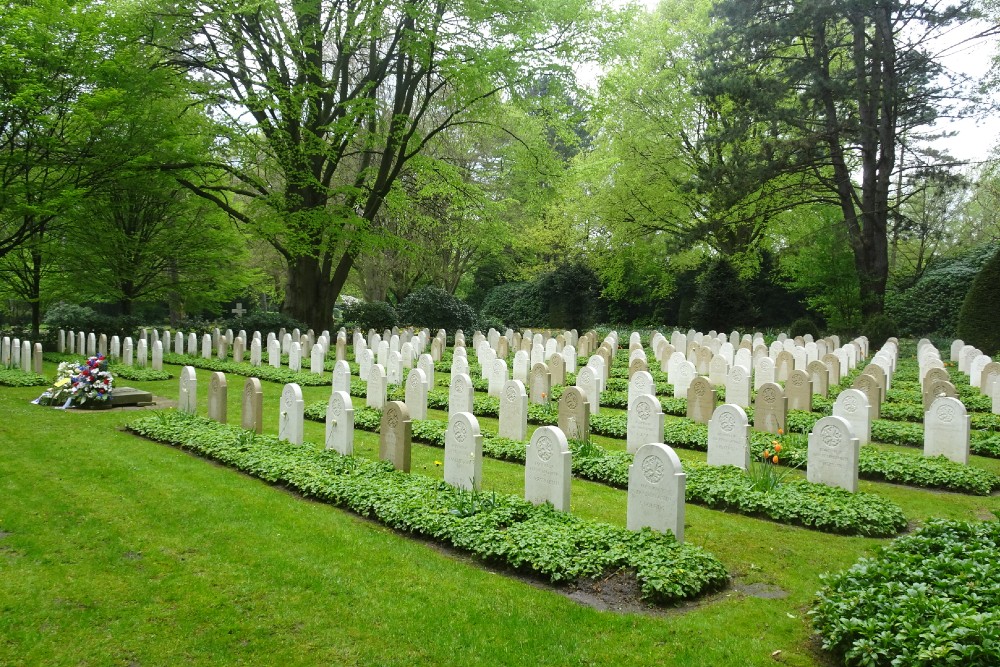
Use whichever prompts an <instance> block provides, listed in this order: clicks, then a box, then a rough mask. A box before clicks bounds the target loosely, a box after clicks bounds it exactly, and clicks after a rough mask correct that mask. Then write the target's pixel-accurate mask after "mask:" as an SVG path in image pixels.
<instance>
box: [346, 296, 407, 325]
mask: <svg viewBox="0 0 1000 667" xmlns="http://www.w3.org/2000/svg"><path fill="white" fill-rule="evenodd" d="M344 324H345V325H347V326H348V327H352V326H356V327H359V328H361V329H363V330H366V331H367V330H368V329H375V330H376V331H382V330H384V329H391V328H392V327H394V326H396V325H397V324H399V316H398V315H397V314H396V309H395V308H393V307H392V305H391V304H388V303H386V302H385V301H361V302H358V303H355V304H351V305H349V306H347V307H346V308H344Z"/></svg>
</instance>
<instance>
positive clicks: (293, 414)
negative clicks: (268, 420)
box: [278, 382, 305, 445]
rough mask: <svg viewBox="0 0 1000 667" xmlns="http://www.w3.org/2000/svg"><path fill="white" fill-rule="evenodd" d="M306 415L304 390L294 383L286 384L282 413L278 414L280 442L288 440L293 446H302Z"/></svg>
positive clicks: (282, 394)
mask: <svg viewBox="0 0 1000 667" xmlns="http://www.w3.org/2000/svg"><path fill="white" fill-rule="evenodd" d="M304 413H305V402H304V401H303V400H302V388H301V387H299V385H297V384H295V383H294V382H290V383H289V384H286V385H285V388H284V389H282V391H281V411H280V412H279V413H278V439H279V440H287V441H288V442H290V443H292V444H293V445H301V444H302V440H303V433H302V432H303V420H304V418H305V414H304Z"/></svg>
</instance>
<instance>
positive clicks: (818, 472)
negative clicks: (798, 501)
mask: <svg viewBox="0 0 1000 667" xmlns="http://www.w3.org/2000/svg"><path fill="white" fill-rule="evenodd" d="M860 448H861V445H860V443H859V442H858V439H857V438H856V437H854V434H853V433H852V432H851V425H850V424H849V423H847V420H846V419H844V418H843V417H823V418H822V419H820V420H819V421H818V422H816V425H815V426H813V429H812V433H810V434H809V453H808V463H807V466H806V479H808V480H809V481H810V482H812V483H814V484H826V485H827V486H839V487H840V488H842V489H847V490H848V491H850V492H851V493H854V492H856V491H857V490H858V457H859V455H860Z"/></svg>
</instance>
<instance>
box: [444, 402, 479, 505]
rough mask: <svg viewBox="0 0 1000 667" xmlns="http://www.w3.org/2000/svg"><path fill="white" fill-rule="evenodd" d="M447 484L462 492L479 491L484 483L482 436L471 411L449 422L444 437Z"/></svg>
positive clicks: (453, 417)
mask: <svg viewBox="0 0 1000 667" xmlns="http://www.w3.org/2000/svg"><path fill="white" fill-rule="evenodd" d="M444 481H445V482H447V483H448V484H451V485H452V486H455V487H458V488H460V489H468V490H472V489H478V488H480V487H481V486H482V481H483V436H482V434H481V433H480V431H479V421H478V420H477V419H476V418H475V417H474V416H473V415H472V413H471V412H456V413H455V414H453V415H451V416H450V417H449V419H448V429H447V430H446V431H445V436H444Z"/></svg>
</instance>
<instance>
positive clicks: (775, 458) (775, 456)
mask: <svg viewBox="0 0 1000 667" xmlns="http://www.w3.org/2000/svg"><path fill="white" fill-rule="evenodd" d="M777 462H778V455H777V454H775V455H774V458H773V459H771V463H777Z"/></svg>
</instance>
